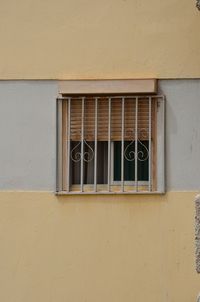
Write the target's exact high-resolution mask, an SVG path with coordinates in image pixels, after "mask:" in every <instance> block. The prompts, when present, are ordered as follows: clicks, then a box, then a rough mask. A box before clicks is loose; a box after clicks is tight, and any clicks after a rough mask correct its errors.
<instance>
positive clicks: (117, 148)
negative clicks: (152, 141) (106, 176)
mask: <svg viewBox="0 0 200 302" xmlns="http://www.w3.org/2000/svg"><path fill="white" fill-rule="evenodd" d="M148 148H149V142H148V141H141V142H140V141H138V169H137V174H138V180H139V181H148V173H149V171H148V170H149V158H148ZM120 180H121V141H117V142H114V181H120ZM124 180H125V181H131V180H132V181H134V180H135V142H131V141H125V142H124Z"/></svg>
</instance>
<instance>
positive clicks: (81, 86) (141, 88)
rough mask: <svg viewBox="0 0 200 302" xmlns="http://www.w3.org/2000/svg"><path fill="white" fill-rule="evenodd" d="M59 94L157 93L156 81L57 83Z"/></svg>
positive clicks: (78, 81)
mask: <svg viewBox="0 0 200 302" xmlns="http://www.w3.org/2000/svg"><path fill="white" fill-rule="evenodd" d="M58 85H59V88H58V89H59V93H60V94H126V93H134V94H135V93H137V94H140V93H150V94H155V93H156V92H157V80H156V79H128V80H69V81H59V83H58Z"/></svg>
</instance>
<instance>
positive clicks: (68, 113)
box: [67, 98, 71, 192]
mask: <svg viewBox="0 0 200 302" xmlns="http://www.w3.org/2000/svg"><path fill="white" fill-rule="evenodd" d="M67 105H68V108H67V192H69V191H70V147H71V146H70V145H71V138H70V134H71V98H68V102H67Z"/></svg>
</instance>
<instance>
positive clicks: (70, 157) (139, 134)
mask: <svg viewBox="0 0 200 302" xmlns="http://www.w3.org/2000/svg"><path fill="white" fill-rule="evenodd" d="M57 112H58V178H57V179H58V182H57V192H59V193H61V194H63V193H64V194H65V193H66V194H76V193H79V194H90V193H99V194H100V193H106V194H109V193H129V194H130V193H155V192H160V193H162V192H164V97H163V96H159V95H156V96H154V95H150V96H147V95H139V96H135V95H133V96H132V95H122V96H121V95H106V96H105V95H78V96H70V95H64V94H63V95H62V96H61V97H60V98H58V100H57Z"/></svg>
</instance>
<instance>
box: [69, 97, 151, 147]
mask: <svg viewBox="0 0 200 302" xmlns="http://www.w3.org/2000/svg"><path fill="white" fill-rule="evenodd" d="M108 99H109V97H98V107H97V116H98V118H97V120H98V123H97V125H98V127H97V128H98V135H97V136H98V138H97V139H98V141H107V140H108V122H109V107H108V106H109V105H108ZM111 100H112V102H111V140H112V141H121V137H122V97H119V98H118V97H115V98H111ZM154 105H155V100H154V99H153V98H152V110H151V111H152V115H153V114H154V112H155V106H154ZM124 109H125V110H124V122H125V124H124V139H125V140H127V141H128V140H134V139H135V121H136V98H135V97H130V98H127V97H126V100H125V107H124ZM81 126H82V100H81V98H76V97H73V98H72V101H71V124H70V138H71V140H72V141H80V140H81V131H82V127H81ZM137 128H138V129H137V131H138V139H140V140H148V139H149V137H148V133H149V101H148V97H139V98H138V114H137ZM83 133H84V139H85V140H86V141H94V140H95V97H86V98H85V101H84V130H83ZM151 133H153V131H151Z"/></svg>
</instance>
